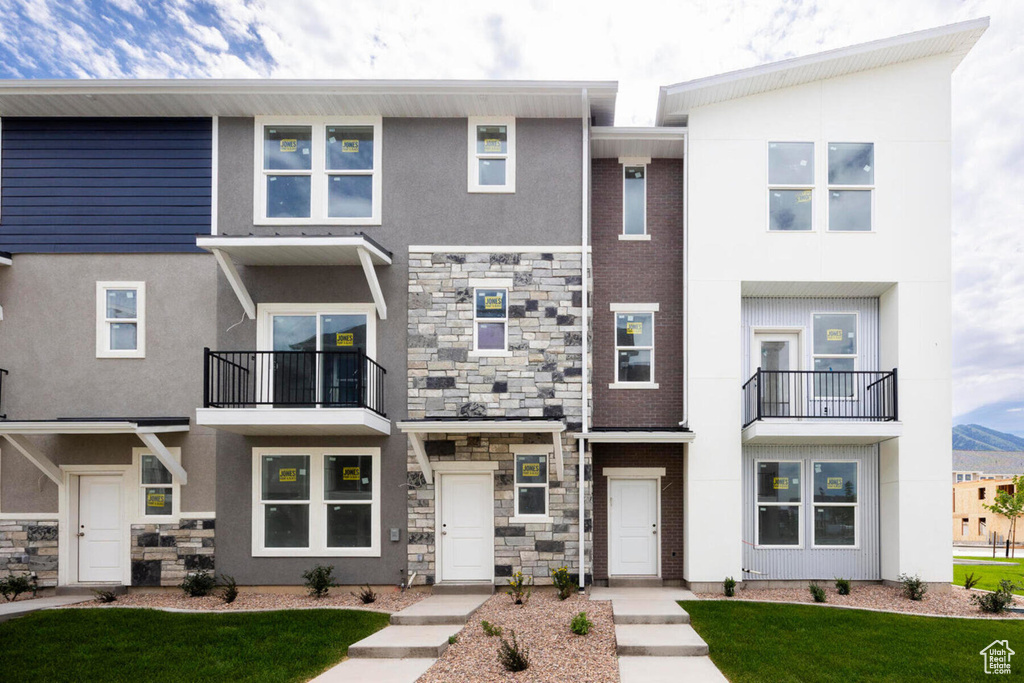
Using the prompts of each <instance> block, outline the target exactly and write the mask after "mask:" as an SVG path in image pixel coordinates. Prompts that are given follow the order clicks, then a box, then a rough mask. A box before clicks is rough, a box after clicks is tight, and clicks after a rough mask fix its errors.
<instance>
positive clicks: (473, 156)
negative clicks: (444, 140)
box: [466, 116, 516, 194]
mask: <svg viewBox="0 0 1024 683" xmlns="http://www.w3.org/2000/svg"><path fill="white" fill-rule="evenodd" d="M477 126H505V130H506V137H507V146H508V152H507V153H505V154H486V153H481V152H477V151H476V128H477ZM467 135H468V137H467V141H468V145H467V147H466V152H467V155H466V156H467V165H466V170H467V190H468V191H469V192H476V193H484V194H487V193H497V194H511V193H514V192H515V191H516V118H515V117H514V116H470V117H469V127H468V131H467ZM487 158H490V159H505V184H504V185H481V184H480V174H479V170H478V169H479V164H478V163H477V160H478V159H487Z"/></svg>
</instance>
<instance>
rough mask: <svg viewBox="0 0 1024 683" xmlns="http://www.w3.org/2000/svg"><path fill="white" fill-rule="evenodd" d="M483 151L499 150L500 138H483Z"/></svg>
mask: <svg viewBox="0 0 1024 683" xmlns="http://www.w3.org/2000/svg"><path fill="white" fill-rule="evenodd" d="M484 151H485V152H501V140H499V139H498V138H485V139H484Z"/></svg>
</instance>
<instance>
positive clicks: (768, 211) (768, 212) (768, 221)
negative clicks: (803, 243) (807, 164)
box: [764, 140, 821, 235]
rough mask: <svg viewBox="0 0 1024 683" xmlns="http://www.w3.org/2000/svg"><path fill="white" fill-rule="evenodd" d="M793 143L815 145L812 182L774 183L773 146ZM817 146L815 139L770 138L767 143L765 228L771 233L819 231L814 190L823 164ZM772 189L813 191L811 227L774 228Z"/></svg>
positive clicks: (804, 233) (785, 233) (812, 153)
mask: <svg viewBox="0 0 1024 683" xmlns="http://www.w3.org/2000/svg"><path fill="white" fill-rule="evenodd" d="M792 143H797V144H810V145H813V148H812V151H811V159H813V162H812V163H813V164H814V173H813V174H812V176H811V182H810V184H800V185H786V184H779V183H772V181H771V179H772V178H771V161H770V158H769V156H770V154H771V146H772V145H775V144H792ZM817 147H818V145H817V143H816V142H815V141H814V140H769V141H768V142H767V143H766V144H765V148H764V177H765V181H766V183H767V187H768V191H767V193H766V194H765V199H766V201H765V206H764V217H765V226H764V229H765V231H766V232H769V233H771V234H773V235H777V234H784V235H791V234H797V235H806V234H808V233H812V232H815V231H817V229H818V220H817V216H816V215H815V214H816V213H817V211H816V210H815V208H814V207H815V200H814V192H815V185H816V184H817V182H818V173H819V172H820V166H821V164H820V163H818V158H817V151H818V150H817ZM772 190H806V191H809V192H810V193H811V229H810V230H772V200H771V193H772Z"/></svg>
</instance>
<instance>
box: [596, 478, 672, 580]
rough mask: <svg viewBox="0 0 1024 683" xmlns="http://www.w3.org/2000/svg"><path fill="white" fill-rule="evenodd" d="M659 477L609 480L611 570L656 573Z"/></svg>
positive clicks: (624, 573) (620, 573) (617, 573)
mask: <svg viewBox="0 0 1024 683" xmlns="http://www.w3.org/2000/svg"><path fill="white" fill-rule="evenodd" d="M659 538H660V536H659V533H658V480H657V479H609V480H608V573H609V574H611V575H612V576H657V575H658V553H659V552H660V551H661V548H660V545H661V544H660V542H659Z"/></svg>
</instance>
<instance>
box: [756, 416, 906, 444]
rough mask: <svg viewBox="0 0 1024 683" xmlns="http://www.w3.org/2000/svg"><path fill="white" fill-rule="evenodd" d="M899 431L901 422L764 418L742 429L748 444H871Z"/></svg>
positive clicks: (886, 439) (897, 434) (894, 435)
mask: <svg viewBox="0 0 1024 683" xmlns="http://www.w3.org/2000/svg"><path fill="white" fill-rule="evenodd" d="M902 434H903V423H902V422H882V421H866V420H865V421H861V420H822V419H803V420H801V419H793V418H767V419H763V420H757V421H755V422H752V423H750V424H749V425H747V426H746V427H745V428H744V429H743V443H750V444H755V443H757V444H784V445H798V444H816V443H818V444H820V443H828V444H850V445H864V444H875V443H880V442H882V441H888V440H889V439H895V438H897V437H899V436H901V435H902Z"/></svg>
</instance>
